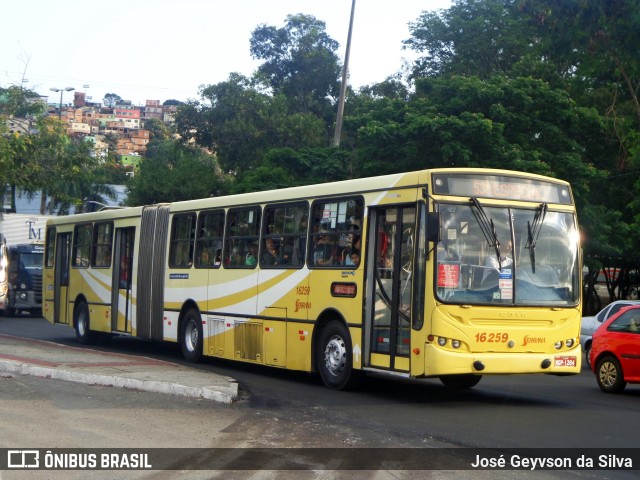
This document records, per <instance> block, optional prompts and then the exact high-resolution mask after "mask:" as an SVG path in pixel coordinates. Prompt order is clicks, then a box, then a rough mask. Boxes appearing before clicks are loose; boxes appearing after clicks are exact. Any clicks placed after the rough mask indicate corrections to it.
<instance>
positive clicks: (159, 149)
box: [127, 140, 227, 206]
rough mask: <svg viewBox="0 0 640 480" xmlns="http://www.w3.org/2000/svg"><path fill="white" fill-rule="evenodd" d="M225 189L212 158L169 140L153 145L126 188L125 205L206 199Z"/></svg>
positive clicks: (200, 151)
mask: <svg viewBox="0 0 640 480" xmlns="http://www.w3.org/2000/svg"><path fill="white" fill-rule="evenodd" d="M226 189H227V186H226V184H225V182H224V181H223V179H222V174H221V172H220V169H219V167H218V165H217V162H216V161H215V158H214V157H213V156H212V155H209V154H206V153H205V152H203V151H202V150H201V149H198V148H195V147H190V146H187V145H184V144H182V143H178V142H175V141H172V140H166V141H162V142H153V143H151V144H149V147H148V149H147V156H146V157H145V159H144V160H143V161H142V164H141V166H140V172H139V173H138V174H136V176H135V177H134V178H132V179H131V181H130V182H129V183H128V184H127V205H129V206H136V205H148V204H153V203H159V202H173V201H180V200H191V199H196V198H205V197H210V196H217V195H221V194H224V193H226V191H227V190H226Z"/></svg>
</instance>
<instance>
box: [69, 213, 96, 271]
mask: <svg viewBox="0 0 640 480" xmlns="http://www.w3.org/2000/svg"><path fill="white" fill-rule="evenodd" d="M91 231H92V225H91V224H90V223H86V224H83V225H77V226H76V228H75V229H74V232H73V262H72V263H73V266H74V267H84V268H86V267H88V266H89V258H90V257H91Z"/></svg>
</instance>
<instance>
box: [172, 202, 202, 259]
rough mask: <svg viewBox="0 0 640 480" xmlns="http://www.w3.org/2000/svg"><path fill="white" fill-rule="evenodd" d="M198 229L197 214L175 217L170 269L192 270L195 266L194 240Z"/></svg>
mask: <svg viewBox="0 0 640 480" xmlns="http://www.w3.org/2000/svg"><path fill="white" fill-rule="evenodd" d="M195 229H196V214H195V213H188V214H181V215H175V216H174V217H173V223H172V227H171V246H170V250H169V267H171V268H191V265H193V240H194V237H195Z"/></svg>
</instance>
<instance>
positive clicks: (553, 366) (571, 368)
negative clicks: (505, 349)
mask: <svg viewBox="0 0 640 480" xmlns="http://www.w3.org/2000/svg"><path fill="white" fill-rule="evenodd" d="M581 360H582V350H581V349H580V344H578V345H577V346H576V347H575V348H573V349H571V350H566V351H563V352H554V353H533V352H523V353H517V352H509V353H497V352H484V353H470V352H453V351H450V350H444V349H442V348H439V347H437V346H436V345H432V344H427V345H425V376H428V377H432V376H440V375H460V374H469V373H473V374H478V375H501V374H502V375H505V374H519V373H550V374H554V375H575V374H578V373H580V368H581V366H582V361H581Z"/></svg>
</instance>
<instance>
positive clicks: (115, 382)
mask: <svg viewBox="0 0 640 480" xmlns="http://www.w3.org/2000/svg"><path fill="white" fill-rule="evenodd" d="M0 372H5V373H9V374H20V375H34V376H37V377H48V378H56V379H59V380H68V381H72V382H81V383H88V384H92V385H105V386H112V387H120V388H132V389H137V390H144V391H148V392H158V393H168V394H171V395H182V396H187V397H196V398H204V399H207V400H215V401H217V402H223V403H232V402H233V401H235V400H236V399H237V398H238V384H237V383H236V381H235V380H234V379H232V378H229V377H223V376H221V375H215V374H213V373H210V372H205V371H202V370H198V369H195V368H190V367H185V366H182V365H178V364H175V363H170V362H165V361H162V360H154V359H152V358H147V357H139V356H134V355H124V354H120V353H108V352H98V351H95V350H90V349H86V348H78V347H70V346H67V345H61V344H58V343H52V342H46V341H42V340H32V339H28V338H21V337H14V336H11V335H5V334H0Z"/></svg>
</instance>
